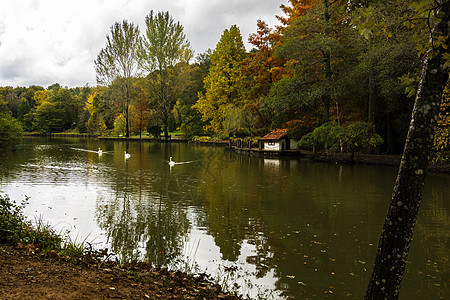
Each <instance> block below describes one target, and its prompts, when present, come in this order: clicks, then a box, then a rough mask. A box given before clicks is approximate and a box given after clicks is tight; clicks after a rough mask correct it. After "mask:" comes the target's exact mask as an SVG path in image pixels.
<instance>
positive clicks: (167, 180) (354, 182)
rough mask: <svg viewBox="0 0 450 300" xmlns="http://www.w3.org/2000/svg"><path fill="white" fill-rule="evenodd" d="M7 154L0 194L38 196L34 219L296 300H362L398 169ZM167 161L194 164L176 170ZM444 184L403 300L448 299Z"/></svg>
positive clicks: (162, 150) (112, 147)
mask: <svg viewBox="0 0 450 300" xmlns="http://www.w3.org/2000/svg"><path fill="white" fill-rule="evenodd" d="M99 147H101V149H102V150H103V155H101V156H99V155H98V153H97V151H98V148H99ZM80 149H81V150H80ZM84 150H89V151H84ZM124 151H127V152H129V153H131V157H130V158H129V159H127V160H125V159H124ZM0 156H1V159H0V170H1V171H0V172H1V173H0V192H2V193H5V192H7V193H8V194H10V195H11V197H13V198H14V199H18V200H20V199H21V198H22V197H23V196H24V195H25V194H26V195H28V196H31V199H30V207H28V208H27V209H28V210H27V213H28V214H30V215H31V216H34V215H39V214H42V215H43V216H44V218H45V219H47V220H49V221H51V222H52V223H53V224H55V225H56V226H59V225H60V224H63V225H64V226H66V225H67V226H70V227H71V228H72V229H74V234H75V235H76V234H80V235H81V236H86V235H87V234H89V233H90V237H92V238H95V239H96V241H97V242H98V243H99V246H102V245H106V246H107V247H109V248H110V249H112V250H113V251H114V252H116V253H117V254H118V255H120V257H121V258H122V259H124V260H132V259H137V258H139V259H146V260H148V261H150V262H153V263H158V264H171V263H173V262H174V261H175V260H176V259H177V258H179V257H182V258H183V259H189V260H193V261H194V260H195V263H196V264H198V265H199V267H200V268H202V269H203V270H207V271H208V272H210V273H211V274H212V275H213V276H214V274H219V273H217V272H219V271H220V266H238V267H239V270H240V271H239V272H240V273H239V274H240V275H239V276H241V277H242V278H247V279H249V280H251V282H252V283H256V284H259V285H261V286H262V289H265V288H269V289H273V288H275V289H277V291H278V292H277V293H275V295H278V297H297V298H300V299H302V298H306V297H308V298H310V299H322V298H324V296H326V295H328V296H331V295H332V296H333V297H335V298H349V299H351V298H355V299H356V298H362V297H363V294H364V290H365V287H366V284H367V282H368V278H369V272H370V269H371V264H372V262H373V259H374V256H375V251H376V245H377V242H378V238H379V233H380V231H381V227H382V224H383V222H384V217H385V214H386V210H387V206H388V203H389V199H390V195H391V192H392V185H393V182H394V180H395V173H396V169H395V168H386V167H371V166H341V165H334V164H316V163H312V162H310V161H307V160H302V159H281V160H280V159H262V158H256V157H247V156H238V155H235V154H233V153H231V152H229V151H227V150H226V149H224V148H215V147H200V146H193V145H184V144H156V143H138V142H133V143H123V142H106V141H98V140H94V139H92V140H74V139H52V140H49V139H28V140H26V143H24V144H23V145H22V146H21V147H19V149H18V150H17V151H16V152H15V153H9V154H6V153H2V154H0ZM170 157H173V160H174V161H176V162H190V163H189V164H175V165H174V166H172V167H171V166H170V165H169V164H168V162H169V158H170ZM449 181H450V179H449V177H448V175H433V174H431V175H430V176H429V177H428V180H427V183H426V188H425V191H424V200H423V202H422V207H421V210H420V216H419V219H418V222H417V227H416V232H415V237H414V241H413V244H412V247H411V253H410V256H409V261H410V263H409V264H408V266H407V268H408V269H407V274H406V275H405V279H404V282H403V285H402V293H401V298H403V299H410V298H416V299H417V298H436V299H438V298H439V297H440V296H442V297H445V295H446V294H448V291H449V289H448V284H449V283H448V280H447V279H448V274H449V263H448V254H447V253H448V251H449V244H448V232H449V226H448V225H449V216H448V211H449V205H450V204H449V203H448V201H446V200H447V198H448V197H447V195H448V186H449ZM192 264H194V263H193V262H192ZM242 282H244V283H245V281H242ZM240 284H241V283H240ZM243 290H244V291H250V292H251V293H252V295H253V296H255V295H257V293H258V291H257V290H256V291H255V289H250V288H248V287H247V288H245V289H243Z"/></svg>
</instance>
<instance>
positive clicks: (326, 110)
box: [322, 0, 333, 123]
mask: <svg viewBox="0 0 450 300" xmlns="http://www.w3.org/2000/svg"><path fill="white" fill-rule="evenodd" d="M323 5H324V21H325V35H326V36H327V38H328V37H329V35H330V27H329V26H330V24H329V23H330V9H329V7H330V3H329V0H324V1H323ZM323 54H324V61H325V81H326V82H327V83H330V82H331V76H332V75H333V72H332V71H331V51H330V49H325V50H324V51H323ZM330 99H331V97H330V92H329V91H328V88H327V91H326V92H325V94H324V95H322V101H323V122H324V123H328V122H329V121H330Z"/></svg>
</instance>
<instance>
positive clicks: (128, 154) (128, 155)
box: [124, 151, 131, 159]
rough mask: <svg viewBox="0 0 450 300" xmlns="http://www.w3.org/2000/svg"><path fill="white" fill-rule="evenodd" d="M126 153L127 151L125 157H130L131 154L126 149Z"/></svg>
mask: <svg viewBox="0 0 450 300" xmlns="http://www.w3.org/2000/svg"><path fill="white" fill-rule="evenodd" d="M124 153H125V159H129V158H130V156H131V154H130V153H127V151H124Z"/></svg>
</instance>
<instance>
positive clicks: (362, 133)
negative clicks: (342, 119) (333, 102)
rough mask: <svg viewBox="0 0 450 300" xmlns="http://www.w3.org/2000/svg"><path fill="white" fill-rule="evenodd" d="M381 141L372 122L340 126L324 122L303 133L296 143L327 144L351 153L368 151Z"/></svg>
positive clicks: (304, 144) (302, 145) (306, 144)
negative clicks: (311, 130)
mask: <svg viewBox="0 0 450 300" xmlns="http://www.w3.org/2000/svg"><path fill="white" fill-rule="evenodd" d="M381 143H383V139H382V138H381V137H380V135H379V134H377V133H376V131H375V127H374V126H373V125H372V124H369V123H364V122H353V123H349V124H347V125H346V126H345V127H341V126H339V125H337V124H336V123H333V122H329V123H325V124H323V125H322V126H320V127H317V128H316V129H314V131H313V132H310V133H308V134H306V135H304V136H303V137H302V138H301V139H300V141H299V142H298V145H299V146H301V147H311V146H312V147H314V148H317V147H319V146H320V145H328V147H329V148H330V149H332V150H339V149H340V150H341V151H347V152H350V153H351V154H352V157H351V159H353V154H354V153H355V152H356V151H366V152H369V151H371V150H372V149H373V148H375V147H376V146H377V145H379V144H381Z"/></svg>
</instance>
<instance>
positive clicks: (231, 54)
mask: <svg viewBox="0 0 450 300" xmlns="http://www.w3.org/2000/svg"><path fill="white" fill-rule="evenodd" d="M245 57H246V53H245V48H244V44H243V42H242V36H241V33H240V31H239V28H238V27H237V26H236V25H233V26H231V28H230V29H226V30H225V31H224V33H223V34H222V37H221V38H220V41H219V43H218V44H217V46H216V49H215V50H214V52H213V53H212V55H211V68H210V69H209V74H208V76H207V77H206V78H205V81H204V84H205V89H206V92H205V93H199V100H198V102H197V103H196V104H195V105H194V108H196V109H198V111H200V113H201V114H202V118H203V120H204V121H206V122H209V123H208V124H207V125H206V128H205V129H206V130H207V131H211V132H213V133H215V134H218V135H227V134H228V133H230V132H231V130H232V128H230V124H229V122H228V121H229V120H230V119H231V116H232V113H233V112H235V111H236V110H241V109H242V108H243V106H244V78H245V76H244V74H243V72H242V62H243V61H244V59H245ZM232 125H233V127H234V128H236V127H239V124H232Z"/></svg>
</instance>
